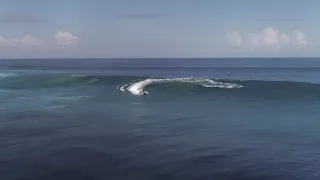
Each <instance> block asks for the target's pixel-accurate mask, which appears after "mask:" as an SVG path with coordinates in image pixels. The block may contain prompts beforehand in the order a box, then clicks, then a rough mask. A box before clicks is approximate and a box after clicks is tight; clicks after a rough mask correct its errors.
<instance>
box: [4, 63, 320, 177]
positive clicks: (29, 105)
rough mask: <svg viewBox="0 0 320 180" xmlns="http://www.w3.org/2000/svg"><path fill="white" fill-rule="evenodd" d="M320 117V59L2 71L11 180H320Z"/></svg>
mask: <svg viewBox="0 0 320 180" xmlns="http://www.w3.org/2000/svg"><path fill="white" fill-rule="evenodd" d="M147 79H149V80H150V81H149V80H147ZM146 80H147V81H146ZM138 82H148V84H147V85H146V86H145V87H144V90H146V91H148V92H149V94H148V95H146V96H143V95H142V96H139V95H133V94H132V93H130V91H128V90H126V91H124V92H120V91H119V90H118V89H117V87H118V88H119V87H121V86H123V85H126V84H129V85H130V84H131V85H132V84H135V83H138ZM319 109H320V59H317V58H269V59H259V58H250V59H187V60H184V59H50V60H31V59H30V60H0V179H1V180H105V179H121V180H135V179H136V180H152V179H157V180H158V179H159V180H163V179H165V180H170V179H173V180H177V179H181V180H189V179H192V180H193V179H201V180H202V179H210V180H211V179H218V180H296V179H298V180H300V179H301V180H319V179H320V130H319V129H320V121H319V117H320V111H319Z"/></svg>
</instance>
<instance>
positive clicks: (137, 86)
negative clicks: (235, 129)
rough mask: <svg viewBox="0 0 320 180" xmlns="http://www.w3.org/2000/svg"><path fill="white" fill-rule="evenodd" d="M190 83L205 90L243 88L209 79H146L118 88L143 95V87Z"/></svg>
mask: <svg viewBox="0 0 320 180" xmlns="http://www.w3.org/2000/svg"><path fill="white" fill-rule="evenodd" d="M172 82H178V83H191V84H195V85H201V86H203V87H206V88H227V89H233V88H241V87H243V86H241V85H238V84H235V83H223V82H218V81H213V80H211V79H204V78H166V79H146V80H142V81H139V82H136V83H133V84H126V85H124V86H122V87H120V88H119V90H120V91H125V90H128V91H129V92H131V93H132V94H134V95H143V94H144V93H148V92H146V91H145V90H144V88H145V87H147V86H149V85H152V84H163V83H172Z"/></svg>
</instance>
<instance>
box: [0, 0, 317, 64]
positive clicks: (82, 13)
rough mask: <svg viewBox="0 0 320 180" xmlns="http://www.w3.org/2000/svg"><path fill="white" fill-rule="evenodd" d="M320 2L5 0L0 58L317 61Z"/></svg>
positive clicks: (0, 10)
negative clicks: (301, 58)
mask: <svg viewBox="0 0 320 180" xmlns="http://www.w3.org/2000/svg"><path fill="white" fill-rule="evenodd" d="M319 7H320V1H319V0H0V27H1V28H0V58H23V57H28V58H33V57H35V58H42V57H222V56H223V57H226V56H232V57H235V56H319V55H320V35H319V34H320V33H319V32H320V23H319V22H318V21H319V19H320V11H319Z"/></svg>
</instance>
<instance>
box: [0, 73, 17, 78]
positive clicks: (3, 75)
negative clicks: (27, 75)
mask: <svg viewBox="0 0 320 180" xmlns="http://www.w3.org/2000/svg"><path fill="white" fill-rule="evenodd" d="M12 76H16V74H12V73H0V78H6V77H12Z"/></svg>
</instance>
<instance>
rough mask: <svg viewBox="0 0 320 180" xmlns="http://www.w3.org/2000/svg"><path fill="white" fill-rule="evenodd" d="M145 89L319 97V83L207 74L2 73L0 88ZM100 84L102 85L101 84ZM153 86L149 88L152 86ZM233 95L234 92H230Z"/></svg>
mask: <svg viewBox="0 0 320 180" xmlns="http://www.w3.org/2000/svg"><path fill="white" fill-rule="evenodd" d="M134 84H136V85H137V84H138V86H135V89H145V90H148V91H150V92H151V91H160V90H164V89H165V90H166V92H169V91H172V92H180V93H181V92H183V91H195V92H199V93H201V92H216V91H217V90H219V91H226V92H232V93H233V94H234V95H235V94H237V95H239V96H241V95H244V96H265V97H291V98H295V97H302V96H314V97H315V98H319V97H320V84H315V83H308V82H294V81H258V80H254V81H253V80H244V81H239V80H225V79H224V80H220V79H218V80H217V79H206V78H150V77H140V76H87V75H14V74H3V73H2V74H1V76H0V89H1V90H3V89H36V88H52V87H69V86H75V87H77V86H79V85H82V86H96V85H101V86H100V87H108V86H110V87H112V88H114V90H116V88H117V87H118V88H120V89H121V91H125V90H127V89H128V88H130V87H131V88H132V87H134V86H133V85H134ZM100 87H99V88H100ZM149 88H150V89H149ZM229 95H231V94H229Z"/></svg>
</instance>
